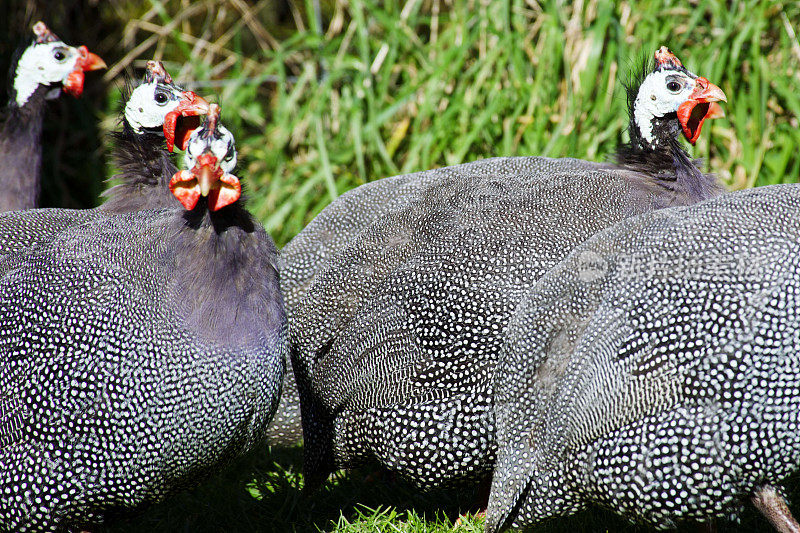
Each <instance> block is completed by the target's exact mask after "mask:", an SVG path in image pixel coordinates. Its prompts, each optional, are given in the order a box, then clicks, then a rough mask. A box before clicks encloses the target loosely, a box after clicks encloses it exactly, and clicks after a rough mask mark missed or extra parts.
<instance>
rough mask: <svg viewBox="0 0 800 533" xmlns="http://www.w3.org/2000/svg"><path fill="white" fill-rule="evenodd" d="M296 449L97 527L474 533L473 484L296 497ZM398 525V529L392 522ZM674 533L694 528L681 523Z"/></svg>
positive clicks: (552, 526)
mask: <svg viewBox="0 0 800 533" xmlns="http://www.w3.org/2000/svg"><path fill="white" fill-rule="evenodd" d="M301 470H302V448H300V447H298V448H292V449H288V450H287V449H280V450H279V449H273V450H270V451H269V453H266V454H265V453H263V452H258V453H253V454H251V455H250V456H248V457H245V458H244V459H242V460H241V461H239V462H238V463H237V464H236V465H234V466H233V467H232V468H230V469H228V470H227V471H225V472H224V473H222V474H219V475H218V476H215V477H213V478H211V479H209V480H208V481H206V482H205V483H204V484H203V485H202V486H200V487H197V488H196V489H194V490H191V491H187V492H184V493H181V494H179V495H177V496H175V497H173V498H171V499H169V500H167V501H165V502H162V503H161V504H159V505H157V506H154V507H151V508H149V509H147V510H145V511H143V512H141V513H139V514H137V515H135V516H131V517H127V518H125V519H123V520H119V521H117V522H115V523H113V524H112V525H111V526H110V527H108V528H105V529H103V531H106V532H108V533H112V532H113V533H123V532H134V531H152V532H160V531H165V532H166V531H170V532H172V531H176V532H177V531H183V532H190V531H191V532H211V531H226V532H228V531H229V532H251V531H253V532H267V533H269V532H298V533H300V532H303V533H304V532H316V531H336V532H351V531H352V532H356V531H359V532H360V531H363V532H368V531H409V532H415V533H416V532H419V533H423V532H425V533H428V532H437V533H438V532H443V531H482V530H483V523H482V521H481V520H479V519H474V518H469V519H467V520H466V521H465V525H464V528H453V527H452V524H453V523H454V522H455V521H456V520H457V518H458V517H459V515H460V514H462V513H467V512H474V511H475V510H476V503H477V502H478V491H477V489H476V488H463V489H451V490H436V491H431V492H427V493H423V492H421V491H419V490H416V489H415V488H414V487H413V486H412V485H410V484H408V483H406V482H404V481H402V480H400V479H392V478H390V477H388V476H377V478H376V479H370V478H375V477H376V476H370V475H369V473H368V471H367V470H359V471H354V472H352V473H344V472H339V473H337V474H335V475H334V476H333V477H332V478H331V479H329V480H328V482H327V483H326V484H325V486H323V487H322V488H321V489H320V490H319V491H318V492H316V493H315V494H313V495H312V496H310V497H306V496H304V495H302V494H301V488H302V474H301ZM787 486H788V488H789V494H790V500H791V501H792V502H793V503H794V504H795V505H793V506H792V507H793V512H794V513H795V515H799V514H800V505H798V504H800V480H798V479H797V476H795V477H793V478H792V479H790V481H789V482H788V484H787ZM741 518H742V520H741V523H739V524H734V523H730V522H722V521H720V522H719V523H718V524H717V526H718V531H720V532H723V531H724V532H729V531H730V532H735V533H744V532H764V533H766V532H771V531H773V530H772V528H771V527H770V526H769V524H768V523H767V521H766V520H765V519H764V518H763V517H761V516H760V515H758V514H757V513H756V512H755V511H754V510H753V509H752V507H751V506H749V505H748V506H746V509H745V512H744V513H743V514H742V516H741ZM395 526H399V527H395ZM532 531H534V532H535V533H589V532H592V533H594V532H621V533H643V532H646V531H653V530H652V529H650V528H647V527H644V526H640V525H636V524H631V523H629V522H627V521H625V520H624V519H621V518H620V517H618V516H616V515H614V514H613V513H611V512H610V511H608V510H604V509H599V508H592V509H589V510H587V511H584V512H581V513H579V514H577V515H574V516H572V517H569V518H563V519H557V520H553V521H550V522H548V523H546V524H544V525H542V526H540V527H538V528H535V529H533V530H532ZM678 531H679V532H681V533H690V532H691V533H696V532H697V531H699V529H698V526H697V524H686V525H684V526H682V527H680V528H679V529H678Z"/></svg>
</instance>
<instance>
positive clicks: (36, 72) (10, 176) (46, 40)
mask: <svg viewBox="0 0 800 533" xmlns="http://www.w3.org/2000/svg"><path fill="white" fill-rule="evenodd" d="M33 33H34V40H33V42H32V43H31V44H30V45H29V46H28V47H27V48H25V49H24V50H23V51H22V53H21V54H20V56H19V58H18V59H17V61H15V62H14V63H13V64H12V67H11V68H12V70H11V76H12V79H13V82H12V86H11V89H10V98H9V103H8V107H7V108H6V113H5V115H6V116H5V118H4V123H3V125H2V129H0V191H2V194H0V212H1V211H14V210H18V209H29V208H31V207H36V206H37V205H38V198H39V187H40V176H39V174H40V171H41V166H42V144H41V135H42V126H43V123H44V113H45V108H46V106H47V100H48V99H53V98H57V97H58V96H59V95H60V94H61V91H62V90H63V91H64V92H66V93H68V94H71V95H73V96H75V97H78V96H80V95H81V93H83V81H84V72H86V71H89V70H97V69H101V68H105V67H106V64H105V63H104V62H103V60H102V59H100V57H98V56H97V55H95V54H93V53H91V52H89V50H87V48H86V47H85V46H79V47H77V48H75V47H73V46H68V45H66V44H64V43H63V42H62V41H61V39H59V38H58V37H56V36H55V34H54V33H53V32H51V31H50V30H49V29H48V28H47V26H45V24H44V23H43V22H37V23H36V24H34V25H33Z"/></svg>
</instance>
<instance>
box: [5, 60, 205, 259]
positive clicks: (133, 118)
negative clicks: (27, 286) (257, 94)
mask: <svg viewBox="0 0 800 533" xmlns="http://www.w3.org/2000/svg"><path fill="white" fill-rule="evenodd" d="M206 111H208V102H206V101H205V100H204V99H203V98H201V97H199V96H197V95H196V94H195V93H193V92H191V91H185V90H183V89H182V88H181V87H179V86H177V85H175V84H174V83H173V81H172V78H171V77H170V76H169V74H167V72H166V71H165V70H164V66H163V65H162V64H161V63H160V62H158V61H149V62H148V63H147V68H146V70H145V75H144V79H143V81H142V83H141V84H140V85H138V86H137V87H136V88H134V89H132V90H130V92H129V94H128V95H127V98H126V99H125V107H124V110H123V113H122V131H120V132H117V133H114V134H113V137H114V141H115V143H114V149H113V152H112V155H113V158H114V161H115V163H116V165H117V167H119V168H120V170H121V172H120V173H119V174H117V175H115V176H113V177H112V178H111V179H110V180H109V181H111V182H112V183H116V185H114V186H113V187H111V188H110V189H109V190H107V191H106V192H105V193H104V195H105V196H106V197H107V201H106V202H105V203H104V204H103V205H101V206H100V207H98V208H96V209H83V210H78V209H36V210H26V211H15V212H9V213H2V214H0V257H2V256H3V255H4V254H9V253H14V252H19V251H24V250H27V249H30V248H32V247H34V246H36V245H37V244H38V243H40V242H44V241H47V240H48V239H50V238H51V237H52V236H53V235H55V234H58V233H59V232H61V231H63V230H64V229H66V228H67V227H69V226H74V225H78V224H82V223H84V222H86V221H88V220H92V219H95V218H97V217H101V216H104V215H106V214H121V213H127V212H131V211H138V210H141V209H154V208H160V207H169V206H176V205H179V204H178V201H177V200H176V198H175V197H174V196H173V195H172V194H171V193H170V191H169V187H168V186H169V181H170V180H171V179H172V176H173V175H174V174H175V172H177V170H178V169H177V168H176V167H175V164H174V163H173V162H172V158H171V155H170V153H169V151H171V150H172V146H173V144H175V143H177V144H178V146H179V147H180V148H181V149H183V148H184V146H185V144H186V142H187V139H188V136H189V134H191V132H192V131H194V129H195V128H196V127H197V126H199V115H201V114H205V113H206ZM165 143H166V144H165ZM165 146H166V148H165ZM168 150H169V151H168Z"/></svg>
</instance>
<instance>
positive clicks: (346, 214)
mask: <svg viewBox="0 0 800 533" xmlns="http://www.w3.org/2000/svg"><path fill="white" fill-rule="evenodd" d="M602 166H603V165H601V164H599V163H592V162H589V161H582V160H579V159H561V160H559V161H558V162H555V161H554V160H551V159H548V158H537V159H535V160H534V159H532V158H494V159H484V160H481V161H477V162H474V163H467V164H464V165H460V166H459V167H458V168H459V169H460V170H459V172H462V173H468V172H473V171H475V172H479V171H480V170H479V169H481V168H484V167H487V168H488V167H490V168H491V169H492V172H494V173H495V175H496V176H503V175H509V176H513V175H516V174H519V173H520V172H526V171H532V170H536V169H542V170H544V169H548V168H552V169H559V170H562V171H566V170H569V169H571V168H586V169H596V168H601V167H602ZM445 172H446V171H445ZM443 175H444V173H443V172H442V171H440V170H432V171H424V172H416V173H412V174H404V175H401V176H393V177H390V178H384V179H381V180H377V181H374V182H371V183H367V184H365V185H362V186H361V187H358V188H356V189H353V190H351V191H348V192H346V193H345V194H343V195H342V196H341V197H340V198H338V199H337V201H336V202H334V203H333V204H331V205H330V206H328V207H326V208H325V209H324V210H323V211H322V212H321V213H320V214H319V215H318V216H317V217H316V218H314V220H312V221H311V223H309V225H308V226H307V227H306V228H304V229H303V231H301V232H300V233H299V234H298V235H297V236H296V237H295V238H294V239H292V240H291V241H290V242H289V243H288V244H287V245H286V246H285V247H284V248H283V249H282V250H281V251H280V256H279V261H280V265H281V291H282V293H283V295H284V298H285V304H286V312H287V315H288V316H289V319H290V324H291V323H292V320H291V317H292V313H293V311H294V309H295V308H296V306H297V304H298V303H299V302H300V300H301V299H302V298H303V296H304V295H305V293H306V291H307V290H308V288H309V287H310V286H311V285H312V283H313V281H314V277H315V276H316V275H317V273H318V272H321V271H323V270H324V269H325V267H326V266H327V264H328V262H329V261H331V260H332V259H333V258H334V257H335V256H336V254H338V253H339V252H340V251H341V250H343V249H345V248H346V247H347V245H348V243H350V241H351V239H354V238H357V236H358V235H359V234H360V233H361V232H362V231H363V230H365V229H366V228H368V227H369V226H370V225H371V224H372V223H373V222H375V221H376V220H379V219H380V218H381V217H383V216H385V215H387V214H389V213H392V212H394V211H397V210H400V209H402V208H403V207H405V206H407V205H408V204H409V203H412V202H415V201H419V198H420V197H421V195H422V194H424V192H425V191H426V190H427V189H426V188H427V187H428V186H430V185H431V184H432V183H436V182H437V181H438V180H440V179H442V177H443ZM289 364H290V363H289ZM269 431H270V437H269V442H270V443H271V444H277V445H284V446H290V445H294V444H297V443H298V442H300V441H301V439H302V437H303V430H302V424H301V414H300V398H299V393H298V389H297V382H296V379H295V375H294V372H291V371H290V372H287V374H286V378H285V381H284V385H283V394H282V396H281V404H280V406H279V408H278V412H277V413H276V415H275V419H274V420H273V423H272V425H271V426H270V430H269Z"/></svg>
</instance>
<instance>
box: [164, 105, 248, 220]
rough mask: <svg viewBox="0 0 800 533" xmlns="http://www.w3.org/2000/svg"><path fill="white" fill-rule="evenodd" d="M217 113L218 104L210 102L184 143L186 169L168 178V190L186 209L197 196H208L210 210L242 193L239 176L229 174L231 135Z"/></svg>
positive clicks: (233, 150) (233, 156) (232, 151)
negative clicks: (204, 116)
mask: <svg viewBox="0 0 800 533" xmlns="http://www.w3.org/2000/svg"><path fill="white" fill-rule="evenodd" d="M219 114H220V109H219V106H218V105H216V104H211V105H210V106H209V110H208V115H207V116H206V121H205V123H203V125H202V126H201V127H200V128H198V129H196V130H195V131H194V132H193V133H192V135H191V137H189V142H188V143H187V145H186V154H185V156H184V163H185V165H186V168H188V169H189V170H181V171H179V172H176V173H175V175H174V176H173V177H172V180H170V182H169V189H170V191H172V194H174V195H175V197H176V198H177V199H178V200H179V201H180V202H181V204H183V206H184V207H185V208H186V209H188V210H190V211H191V210H192V209H194V208H195V206H196V205H197V203H198V201H199V200H200V197H201V196H203V197H206V198H208V209H209V210H210V211H217V210H219V209H222V208H223V207H225V206H228V205H231V204H232V203H234V202H236V200H238V199H239V197H240V196H241V194H242V186H241V184H240V183H239V178H237V177H236V176H234V175H233V174H231V172H232V171H233V169H234V168H235V167H236V147H235V145H234V139H233V135H232V134H231V132H230V131H228V129H227V128H226V127H225V126H223V125H222V124H220V122H219Z"/></svg>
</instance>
